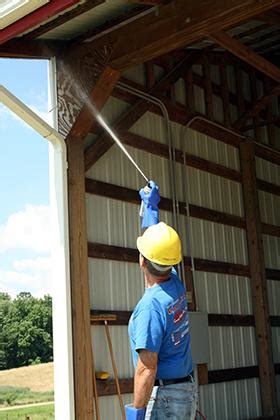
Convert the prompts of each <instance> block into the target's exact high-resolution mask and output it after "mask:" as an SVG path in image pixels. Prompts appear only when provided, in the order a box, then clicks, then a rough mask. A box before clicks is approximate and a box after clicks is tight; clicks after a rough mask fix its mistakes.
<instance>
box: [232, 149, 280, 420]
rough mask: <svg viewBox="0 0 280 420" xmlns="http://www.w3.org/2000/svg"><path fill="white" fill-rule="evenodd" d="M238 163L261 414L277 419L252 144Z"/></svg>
mask: <svg viewBox="0 0 280 420" xmlns="http://www.w3.org/2000/svg"><path fill="white" fill-rule="evenodd" d="M240 162H241V170H242V178H243V198H244V209H245V219H246V230H247V243H248V253H249V266H250V277H251V285H252V302H253V311H254V316H255V325H256V327H255V328H256V343H257V353H258V365H259V375H260V393H261V402H262V414H263V415H264V416H273V415H275V416H276V415H277V396H276V383H275V374H274V366H273V356H272V340H271V326H270V322H269V307H268V294H267V281H266V270H265V264H264V251H263V245H262V236H261V221H260V211H259V202H258V191H257V183H256V169H255V148H254V143H253V142H251V141H244V142H242V143H240Z"/></svg>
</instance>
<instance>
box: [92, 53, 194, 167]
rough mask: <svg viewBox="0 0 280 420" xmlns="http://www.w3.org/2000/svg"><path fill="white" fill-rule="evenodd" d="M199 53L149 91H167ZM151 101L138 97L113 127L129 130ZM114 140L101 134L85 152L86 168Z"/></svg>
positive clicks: (118, 131) (175, 68)
mask: <svg viewBox="0 0 280 420" xmlns="http://www.w3.org/2000/svg"><path fill="white" fill-rule="evenodd" d="M198 55H199V53H187V54H186V56H185V57H184V59H183V60H182V61H181V62H180V63H178V64H177V65H176V66H175V67H174V68H173V69H172V70H171V71H170V72H169V73H167V74H166V75H165V76H164V77H163V78H162V79H161V80H160V81H159V82H158V83H157V84H156V85H155V86H153V87H152V88H151V89H150V90H149V93H150V94H151V95H157V94H159V93H160V94H161V93H162V92H164V91H166V90H167V89H168V88H169V87H170V86H171V85H172V84H173V83H175V82H176V81H177V80H178V79H179V78H180V77H181V74H182V72H184V71H185V70H187V69H188V68H190V67H191V66H192V65H193V64H194V63H195V61H196V60H197V57H198ZM150 106H151V104H150V102H148V101H147V100H144V99H137V100H136V101H135V103H134V105H133V106H132V107H131V108H130V109H129V110H128V111H127V112H125V113H124V115H122V116H121V117H120V118H119V119H118V121H117V122H116V123H115V124H113V126H112V129H113V130H115V131H116V132H117V133H118V134H119V135H120V134H122V133H123V132H124V131H126V130H128V129H129V128H130V127H131V126H132V125H133V124H134V123H135V122H136V121H137V120H138V119H139V118H140V117H142V115H143V114H144V113H145V112H146V111H148V109H149V107H150ZM113 143H114V142H113V140H112V139H111V137H110V136H108V135H107V134H103V135H101V136H100V137H99V138H98V139H97V140H96V141H95V142H94V143H93V145H92V146H90V147H89V148H88V149H87V151H86V152H85V169H86V170H88V169H89V168H90V167H91V166H92V165H93V164H94V163H95V162H97V160H98V159H99V158H100V157H101V156H103V155H104V153H106V152H107V151H108V150H109V149H110V147H111V146H112V145H113Z"/></svg>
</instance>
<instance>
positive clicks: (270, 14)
mask: <svg viewBox="0 0 280 420" xmlns="http://www.w3.org/2000/svg"><path fill="white" fill-rule="evenodd" d="M256 18H257V20H260V21H261V22H266V23H269V24H270V25H279V22H280V11H279V8H278V9H272V10H269V11H267V12H265V13H262V14H261V15H259V16H256Z"/></svg>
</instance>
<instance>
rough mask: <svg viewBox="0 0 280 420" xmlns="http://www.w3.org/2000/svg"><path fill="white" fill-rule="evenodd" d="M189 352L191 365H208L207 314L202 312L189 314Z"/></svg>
mask: <svg viewBox="0 0 280 420" xmlns="http://www.w3.org/2000/svg"><path fill="white" fill-rule="evenodd" d="M189 321H190V335H191V352H192V358H193V363H194V364H195V365H196V364H199V363H209V360H210V349H209V331H208V314H206V313H202V312H189Z"/></svg>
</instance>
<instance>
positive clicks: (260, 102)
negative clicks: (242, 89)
mask: <svg viewBox="0 0 280 420" xmlns="http://www.w3.org/2000/svg"><path fill="white" fill-rule="evenodd" d="M278 95H280V84H278V85H277V86H274V87H273V88H271V89H270V90H269V91H268V92H267V93H266V94H265V95H263V96H262V97H261V98H259V99H257V100H256V101H255V102H254V103H253V104H252V107H251V108H250V109H249V110H247V111H246V112H245V113H244V114H243V115H242V116H241V117H240V118H239V119H238V120H237V121H236V122H235V123H234V125H233V126H234V128H235V129H236V130H242V128H244V126H245V124H246V122H247V121H248V120H249V119H251V118H253V117H255V116H256V115H257V114H258V113H259V112H260V110H261V109H262V108H264V107H265V106H266V105H268V104H269V103H270V102H271V101H272V99H273V97H274V96H278Z"/></svg>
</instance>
